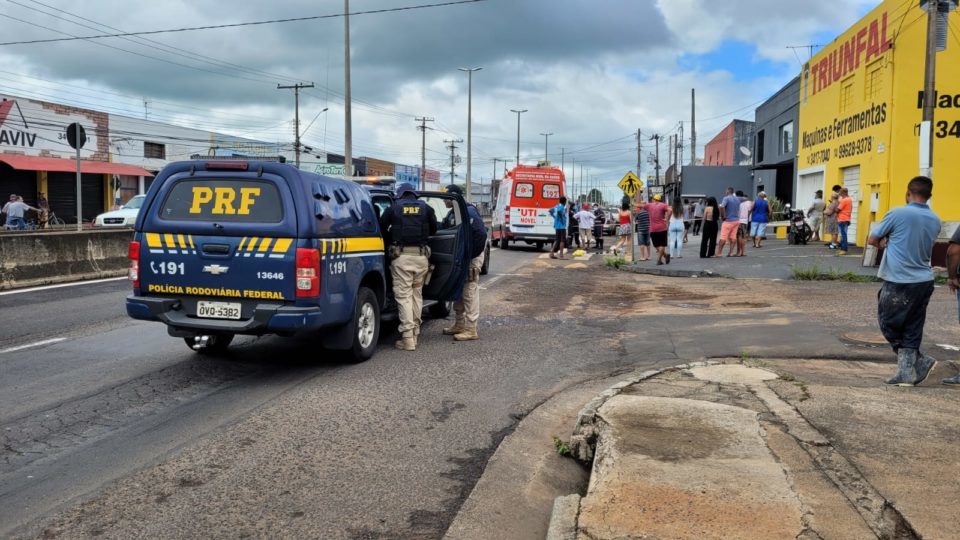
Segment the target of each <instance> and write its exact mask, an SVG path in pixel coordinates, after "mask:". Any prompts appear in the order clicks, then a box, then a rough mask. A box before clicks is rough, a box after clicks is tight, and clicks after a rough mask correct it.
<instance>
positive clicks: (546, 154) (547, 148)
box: [541, 133, 553, 162]
mask: <svg viewBox="0 0 960 540" xmlns="http://www.w3.org/2000/svg"><path fill="white" fill-rule="evenodd" d="M541 135H543V161H544V162H548V161H550V145H549V142H550V136H551V135H553V133H541Z"/></svg>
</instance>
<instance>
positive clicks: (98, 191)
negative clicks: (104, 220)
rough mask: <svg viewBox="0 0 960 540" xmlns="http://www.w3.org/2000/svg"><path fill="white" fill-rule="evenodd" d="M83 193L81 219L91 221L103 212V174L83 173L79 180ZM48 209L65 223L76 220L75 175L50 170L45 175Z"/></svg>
mask: <svg viewBox="0 0 960 540" xmlns="http://www.w3.org/2000/svg"><path fill="white" fill-rule="evenodd" d="M80 188H81V190H82V195H83V219H84V220H87V221H92V220H93V219H94V218H96V217H97V214H101V213H103V175H100V174H84V175H83V176H82V177H81V180H80ZM47 189H49V190H50V193H48V194H47V198H48V199H49V200H50V210H52V211H53V212H55V213H56V214H57V217H59V218H60V219H62V220H64V221H65V222H67V223H76V222H77V176H76V174H74V173H60V172H52V173H49V175H48V176H47Z"/></svg>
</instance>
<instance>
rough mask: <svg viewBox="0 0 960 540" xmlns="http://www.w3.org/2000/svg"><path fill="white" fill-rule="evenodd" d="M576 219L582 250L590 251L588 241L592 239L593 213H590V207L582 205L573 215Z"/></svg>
mask: <svg viewBox="0 0 960 540" xmlns="http://www.w3.org/2000/svg"><path fill="white" fill-rule="evenodd" d="M574 217H575V218H577V226H578V227H579V228H580V238H581V240H582V242H583V249H590V241H591V240H592V239H593V222H594V217H593V212H591V211H590V205H589V204H587V203H583V207H582V208H581V209H580V211H579V212H577V213H576V215H574Z"/></svg>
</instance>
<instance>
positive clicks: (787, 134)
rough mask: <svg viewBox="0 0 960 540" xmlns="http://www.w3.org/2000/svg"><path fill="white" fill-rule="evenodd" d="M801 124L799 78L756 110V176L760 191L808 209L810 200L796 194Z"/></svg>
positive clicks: (754, 158)
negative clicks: (798, 142)
mask: <svg viewBox="0 0 960 540" xmlns="http://www.w3.org/2000/svg"><path fill="white" fill-rule="evenodd" d="M799 124H800V77H796V78H794V79H793V80H792V81H790V82H789V83H787V84H786V86H784V87H783V88H781V89H780V90H779V91H778V92H777V93H776V94H774V95H773V96H772V97H771V98H770V99H768V100H767V101H765V102H764V103H763V104H762V105H760V106H759V107H757V110H756V126H755V135H754V142H753V146H752V148H753V176H754V183H755V185H756V190H757V191H765V192H767V194H768V195H770V196H771V197H776V198H777V199H778V200H780V201H781V202H784V203H790V204H792V205H794V206H798V207H803V208H806V206H805V205H808V204H809V203H810V202H811V201H808V200H806V199H798V198H797V197H796V193H795V192H796V161H797V130H798V129H799ZM811 200H812V199H811Z"/></svg>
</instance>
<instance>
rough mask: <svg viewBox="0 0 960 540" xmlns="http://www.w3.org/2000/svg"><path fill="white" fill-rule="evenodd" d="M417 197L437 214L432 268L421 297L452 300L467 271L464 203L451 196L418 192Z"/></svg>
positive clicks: (431, 242)
mask: <svg viewBox="0 0 960 540" xmlns="http://www.w3.org/2000/svg"><path fill="white" fill-rule="evenodd" d="M417 198H418V199H420V200H421V201H423V202H425V203H427V204H429V205H430V206H431V207H432V208H433V211H434V212H436V214H437V234H435V235H434V236H431V237H430V251H431V254H430V264H432V265H433V266H434V269H433V276H432V277H431V278H430V283H429V284H428V285H426V286H425V287H424V288H423V297H424V298H425V299H429V300H436V301H438V302H446V301H447V300H451V299H453V298H454V297H455V296H456V295H457V293H459V292H460V289H461V287H462V285H463V283H464V281H465V280H466V277H467V272H468V271H469V270H470V256H469V254H470V253H472V250H471V249H472V248H471V246H470V239H471V236H470V222H469V219H468V217H467V204H466V203H465V202H464V201H463V198H462V197H460V196H459V195H454V194H452V193H435V192H418V193H417Z"/></svg>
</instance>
